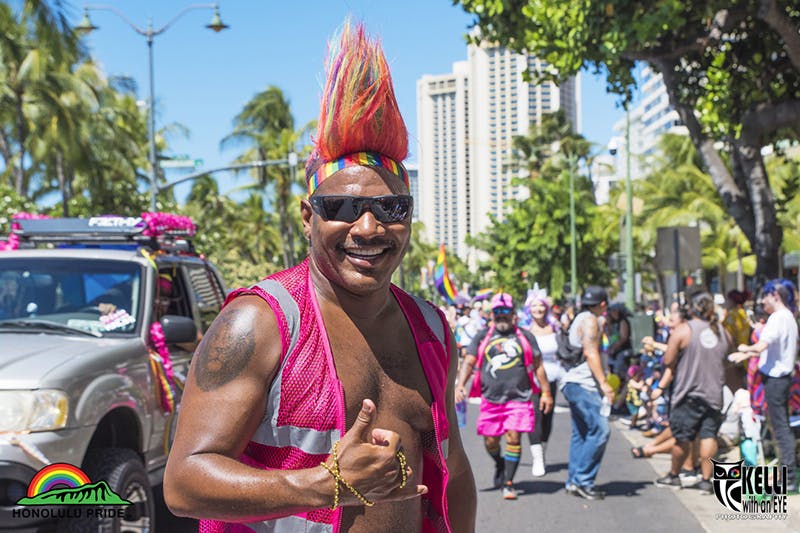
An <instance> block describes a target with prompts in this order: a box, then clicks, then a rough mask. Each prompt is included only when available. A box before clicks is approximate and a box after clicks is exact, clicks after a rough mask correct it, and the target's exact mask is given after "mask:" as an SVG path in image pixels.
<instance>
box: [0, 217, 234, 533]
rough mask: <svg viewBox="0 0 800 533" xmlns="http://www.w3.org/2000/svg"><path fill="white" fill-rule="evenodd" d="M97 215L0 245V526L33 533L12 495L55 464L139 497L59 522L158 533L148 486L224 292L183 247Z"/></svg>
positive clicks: (32, 226)
mask: <svg viewBox="0 0 800 533" xmlns="http://www.w3.org/2000/svg"><path fill="white" fill-rule="evenodd" d="M98 218H102V220H97V219H51V220H38V221H34V220H30V221H21V228H18V229H17V230H16V233H17V235H18V237H19V239H20V247H19V248H18V249H16V250H13V251H5V252H0V530H2V529H10V530H14V531H25V530H31V531H35V530H36V528H37V524H38V523H41V517H31V516H30V513H28V514H27V515H26V514H25V513H21V512H20V507H19V506H18V505H17V504H16V502H17V501H18V500H19V499H20V498H22V497H24V496H25V495H26V491H27V490H28V487H29V484H30V483H31V480H32V479H33V477H34V475H35V474H36V473H37V471H39V470H41V469H42V468H44V467H46V466H47V465H49V464H53V463H67V464H69V465H75V466H79V467H80V468H81V469H82V470H83V471H84V472H85V473H86V475H87V476H88V477H89V478H90V479H92V480H96V479H103V480H105V481H107V482H108V484H109V486H110V488H111V490H113V491H114V492H115V493H116V494H118V495H119V496H121V497H122V498H124V499H126V500H128V501H130V502H132V504H133V505H129V506H128V507H127V508H126V510H125V513H124V516H123V517H116V518H113V517H112V518H102V519H101V518H95V519H93V520H92V521H89V522H87V521H86V520H85V519H80V520H79V519H75V518H69V517H68V518H66V519H64V520H61V521H60V522H59V524H60V525H59V526H58V528H59V529H65V530H103V531H152V530H153V529H154V527H155V509H154V503H153V491H152V487H154V486H156V485H158V484H160V483H161V480H162V475H163V470H164V467H165V464H166V459H167V452H168V450H169V446H170V444H171V437H172V433H173V431H174V425H175V422H176V419H177V410H178V407H179V403H180V392H181V386H182V382H183V380H184V379H185V376H186V373H187V371H188V365H189V361H190V358H191V354H192V353H193V351H194V348H195V347H196V344H197V342H198V340H199V338H200V337H201V336H202V334H203V332H204V331H205V330H206V328H207V327H208V326H209V324H210V323H211V321H212V320H213V319H214V317H215V316H216V314H217V313H218V312H219V309H220V306H221V305H222V303H223V301H224V298H225V294H226V289H225V285H224V283H223V281H222V278H221V276H220V274H219V272H218V271H217V270H216V268H214V267H213V266H212V265H211V264H209V263H208V262H207V261H206V260H205V259H203V258H202V257H201V256H199V255H198V254H196V253H193V250H192V248H191V243H190V241H187V240H185V239H183V238H179V237H173V236H170V235H168V234H166V235H165V234H161V235H160V236H158V237H154V236H145V235H143V233H144V232H146V231H145V230H146V225H145V224H143V222H142V220H141V219H138V217H137V218H133V219H122V218H120V219H119V220H117V221H116V222H111V221H110V220H109V219H110V218H113V217H98ZM117 218H119V217H117ZM156 321H157V322H159V323H160V324H161V327H162V330H163V336H164V338H165V344H166V347H167V349H168V353H169V359H171V363H172V367H173V379H172V381H171V383H170V387H169V388H170V390H171V392H172V394H173V395H174V408H172V409H169V408H168V406H165V401H164V396H163V394H164V392H165V391H164V390H163V388H164V385H163V382H162V381H161V380H159V379H158V368H159V367H158V362H159V361H160V362H161V363H163V360H161V359H160V356H159V350H158V349H157V348H156V346H155V345H154V341H153V338H152V337H151V325H152V324H153V323H154V322H156ZM161 368H163V366H162V367H161ZM15 510H16V511H17V512H15ZM73 522H74V523H73ZM62 526H63V527H62Z"/></svg>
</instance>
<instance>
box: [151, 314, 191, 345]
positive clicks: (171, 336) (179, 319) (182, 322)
mask: <svg viewBox="0 0 800 533" xmlns="http://www.w3.org/2000/svg"><path fill="white" fill-rule="evenodd" d="M159 322H161V327H162V328H163V329H164V337H166V342H167V344H178V343H183V342H195V341H196V340H197V325H196V324H195V323H194V320H192V319H191V318H188V317H185V316H179V315H164V316H162V317H161V320H160V321H159Z"/></svg>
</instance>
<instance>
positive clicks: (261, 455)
mask: <svg viewBox="0 0 800 533" xmlns="http://www.w3.org/2000/svg"><path fill="white" fill-rule="evenodd" d="M392 293H393V294H394V296H395V298H396V299H397V301H398V303H399V304H400V307H401V309H402V310H403V313H404V314H405V316H406V319H407V320H408V323H409V325H410V327H411V331H412V333H413V335H414V340H415V343H416V346H417V351H418V353H419V357H420V361H421V363H422V367H423V370H424V372H425V376H426V378H427V380H428V385H429V386H430V390H431V393H432V395H433V403H432V405H431V415H432V416H433V423H434V428H435V431H434V434H435V435H434V436H432V437H431V439H428V440H429V441H430V442H424V443H423V448H424V450H423V465H424V467H423V476H422V483H423V484H425V485H427V487H428V489H429V491H428V494H426V495H425V496H423V500H422V509H423V513H424V517H423V531H424V532H426V533H429V532H430V533H432V532H437V533H438V532H449V531H451V528H450V524H449V520H448V517H447V499H446V490H445V489H446V487H447V479H448V472H447V466H446V462H445V461H446V457H447V446H448V441H447V438H448V431H449V426H448V421H447V410H446V405H447V402H446V397H445V396H446V395H445V392H446V390H447V370H448V363H449V354H450V342H451V341H450V335H449V334H447V333H446V332H447V331H448V329H447V327H446V322H445V319H444V317H443V316H442V315H441V313H439V312H438V311H437V310H436V308H434V307H433V306H432V305H431V304H429V303H427V302H425V301H423V300H420V299H418V298H416V297H414V296H411V295H409V294H407V293H405V292H404V291H402V290H400V289H399V288H397V287H395V286H392ZM242 294H255V295H258V296H260V297H261V298H263V299H264V300H265V301H266V302H267V304H269V306H270V308H271V309H272V310H273V312H274V313H275V316H276V317H277V320H278V325H279V328H280V332H281V344H282V346H283V357H282V359H281V363H280V369H279V370H278V373H277V374H276V376H275V379H274V381H273V382H272V385H271V386H270V390H269V395H268V398H267V409H266V414H265V417H264V421H263V422H262V423H261V425H260V426H259V427H258V428H257V430H256V432H255V434H254V435H253V437H252V440H251V441H250V442H249V444H248V445H247V447H246V448H245V451H244V453H243V455H242V457H241V458H240V460H241V461H242V462H243V463H245V464H248V465H250V466H253V467H255V468H265V469H301V468H313V467H316V466H318V465H319V463H320V462H321V461H324V460H325V459H326V458H327V457H328V455H329V454H330V453H331V451H332V449H333V443H334V442H336V441H338V440H339V439H340V438H341V436H342V435H343V434H344V433H345V432H346V428H345V403H344V391H343V389H342V385H341V382H340V381H339V379H338V377H337V375H336V369H335V367H334V364H333V356H332V354H331V349H330V346H329V344H328V337H327V333H326V331H325V324H324V323H323V321H322V315H321V313H320V311H319V307H318V304H317V300H316V295H315V292H314V289H313V286H312V284H311V280H310V278H309V270H308V259H306V260H305V261H303V262H302V263H301V264H299V265H297V266H296V267H293V268H290V269H288V270H284V271H282V272H278V273H277V274H274V275H272V276H270V277H268V278H267V279H265V280H264V281H262V282H261V283H259V284H257V285H254V286H253V287H250V288H248V289H237V290H235V291H233V292H232V293H231V294H230V295H229V296H228V299H227V301H226V303H228V302H230V301H231V300H232V299H233V298H236V297H237V296H241V295H242ZM437 332H438V333H439V334H438V335H437ZM312 377H313V378H312ZM340 520H341V509H337V510H336V511H331V510H330V509H318V510H315V511H312V512H308V513H303V514H297V515H290V516H281V517H275V518H271V519H269V520H265V521H263V522H257V523H249V524H231V523H224V522H219V521H214V520H202V521H201V522H200V532H201V533H221V532H226V533H227V532H244V531H258V532H270V533H290V532H297V531H303V532H311V533H328V532H330V533H334V532H338V531H339V524H340Z"/></svg>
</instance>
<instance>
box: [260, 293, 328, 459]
mask: <svg viewBox="0 0 800 533" xmlns="http://www.w3.org/2000/svg"><path fill="white" fill-rule="evenodd" d="M258 287H260V288H261V289H262V290H264V292H266V293H268V294H269V295H271V296H272V297H273V298H275V299H276V300H277V301H278V304H279V305H280V307H281V310H282V311H283V315H284V316H285V317H286V326H287V328H288V330H289V339H290V340H289V347H288V349H287V350H286V353H285V354H284V357H283V361H282V362H281V368H280V370H278V374H277V375H276V376H275V379H274V380H273V381H272V386H271V387H270V390H269V396H268V397H267V411H266V416H265V419H264V421H263V422H262V423H261V424H260V425H259V426H258V429H256V432H255V434H254V435H253V437H252V440H253V441H254V442H258V443H259V444H264V445H265V446H275V447H283V446H292V447H294V448H298V449H299V450H301V451H303V452H305V453H308V454H314V455H323V454H327V453H330V451H331V448H332V447H333V443H334V442H336V441H337V440H339V439H340V432H339V430H332V431H317V430H315V429H309V428H302V427H296V426H278V408H279V407H280V404H281V386H280V384H281V382H282V379H283V370H284V367H285V366H286V362H287V361H288V360H289V354H291V353H292V351H293V350H294V348H295V346H296V345H297V338H298V336H299V335H300V309H299V308H298V307H297V302H295V300H294V298H292V297H291V295H290V294H289V292H288V291H287V290H286V288H285V287H284V286H283V285H281V284H280V283H279V282H277V281H275V280H271V279H265V280H262V281H261V282H259V283H258Z"/></svg>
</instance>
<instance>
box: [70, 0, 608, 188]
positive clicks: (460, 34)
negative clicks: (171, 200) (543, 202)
mask: <svg viewBox="0 0 800 533" xmlns="http://www.w3.org/2000/svg"><path fill="white" fill-rule="evenodd" d="M102 4H103V5H111V6H114V7H116V8H117V9H118V10H119V11H121V12H122V13H123V14H124V15H125V16H126V17H127V18H128V19H129V20H130V21H131V22H132V23H134V24H136V25H137V26H139V27H141V28H144V27H146V25H147V21H148V18H149V17H152V20H153V26H154V28H160V27H161V26H163V25H164V24H166V23H167V22H168V21H169V20H170V19H172V17H174V16H175V15H176V14H177V13H178V12H180V11H181V9H183V8H184V7H186V6H188V5H190V4H192V2H188V1H186V2H183V1H181V2H176V1H163V0H162V1H156V0H141V1H132V0H128V1H122V0H105V1H104V2H102ZM72 10H73V18H74V21H75V23H76V24H77V22H78V21H79V20H80V18H81V17H82V15H83V4H79V3H73V8H72ZM220 13H221V15H222V19H223V21H224V22H225V23H226V24H228V25H230V28H229V29H228V30H225V31H223V32H221V33H218V34H215V33H213V32H211V31H210V30H208V29H206V28H205V27H204V26H205V24H207V23H208V22H210V20H211V16H212V10H210V9H203V10H196V11H190V12H188V13H186V14H185V15H184V16H183V17H181V18H180V19H179V20H177V21H176V22H175V23H174V24H173V25H172V26H170V27H169V28H168V29H167V30H166V31H165V32H164V33H163V34H161V35H159V36H157V37H155V40H154V58H155V61H154V64H155V94H156V113H157V114H156V120H157V124H156V127H157V128H160V127H162V126H164V125H165V124H169V123H179V124H182V125H184V126H186V127H187V128H188V129H189V131H190V137H189V138H182V137H180V136H174V137H171V138H170V139H169V143H170V146H171V147H172V149H173V153H174V154H186V155H189V156H190V157H191V158H200V159H203V161H204V168H206V169H211V168H216V167H221V166H225V165H226V164H228V163H229V162H230V161H231V160H233V159H234V158H235V157H236V156H237V155H238V152H237V149H229V150H225V151H222V150H221V149H220V147H219V142H220V140H221V139H222V138H223V137H224V136H225V135H227V134H228V133H230V131H231V129H232V121H233V118H234V116H235V115H236V114H237V113H238V112H239V111H240V110H241V108H242V107H243V105H244V104H245V103H246V102H247V101H248V100H249V99H250V98H252V96H253V95H254V94H256V93H257V92H259V91H261V90H263V89H265V88H266V87H267V86H269V85H276V86H278V87H279V88H280V89H281V90H282V91H283V92H284V94H285V95H286V96H287V97H288V98H289V100H290V102H291V106H292V111H293V114H294V117H295V120H296V123H297V124H298V125H300V124H304V123H306V122H308V121H309V120H312V119H313V118H315V117H316V115H317V112H318V103H319V92H320V78H321V76H322V69H323V61H324V57H325V51H326V40H327V38H328V37H329V36H330V35H331V34H332V33H333V32H334V31H335V29H336V28H337V27H338V26H339V25H340V24H341V22H342V21H343V20H344V18H345V17H346V16H347V15H351V16H352V17H353V18H354V19H355V20H363V21H364V22H365V23H366V25H367V29H368V30H369V31H370V32H371V33H373V34H378V35H380V37H381V39H382V41H383V47H384V51H385V53H386V56H387V58H388V60H389V62H390V65H391V69H392V76H393V79H394V84H395V92H396V95H397V99H398V103H399V105H400V109H401V112H402V113H403V116H404V118H405V119H406V122H407V125H408V128H409V132H410V133H411V135H412V141H413V138H414V137H416V131H417V124H416V123H417V115H416V81H417V79H419V78H420V77H421V76H422V75H424V74H442V73H446V72H450V71H451V69H452V63H453V62H454V61H460V60H464V59H466V44H465V41H464V34H465V32H466V31H467V28H468V26H469V24H470V21H471V17H470V16H468V15H467V14H466V13H464V12H463V10H461V8H460V7H454V6H452V5H451V2H450V0H406V1H404V2H390V1H386V0H349V1H348V0H296V1H294V2H279V1H275V0H269V1H258V2H256V1H245V0H237V1H233V0H222V1H221V2H220ZM90 17H91V19H92V22H93V23H94V25H95V26H99V27H100V29H99V30H96V31H94V32H92V33H91V34H89V35H88V36H86V37H84V42H85V43H86V45H87V46H88V48H89V51H90V53H91V54H92V56H93V57H94V58H95V59H96V60H97V61H98V62H99V63H100V64H101V66H102V67H103V69H104V70H105V71H106V73H107V74H108V75H127V76H131V77H133V78H134V79H135V80H136V82H137V84H138V94H139V97H140V98H141V99H146V98H147V87H148V85H147V84H148V77H147V44H146V40H145V38H144V37H143V36H141V35H139V34H137V33H136V32H135V31H134V30H133V29H131V28H130V27H129V26H128V25H127V24H126V23H125V22H123V21H122V20H121V19H120V18H119V17H118V16H116V15H115V14H114V13H112V12H109V11H90ZM582 85H583V86H582V98H583V109H582V122H583V134H584V135H585V136H586V137H587V138H588V139H589V140H591V141H593V142H596V143H598V144H604V143H606V142H607V141H608V139H609V138H610V136H611V127H612V125H613V123H614V122H615V121H616V120H617V119H618V118H619V117H620V116H622V110H621V108H619V107H618V106H616V101H617V99H616V97H614V96H612V95H608V94H606V93H605V82H604V80H602V79H599V78H595V77H593V76H591V75H584V76H583V81H582ZM413 146H414V144H412V147H413ZM415 159H416V155H415V154H413V153H412V154H411V157H410V159H409V160H411V161H413V160H415ZM181 172H182V171H180V170H168V174H167V176H168V178H170V179H173V180H175V179H178V178H180V176H181ZM217 177H218V178H220V182H221V184H222V190H223V191H225V190H229V189H231V188H233V187H235V186H237V185H241V184H243V183H246V182H247V181H248V178H247V177H246V176H245V175H244V174H242V175H241V176H240V177H239V178H236V179H234V178H233V177H232V176H230V175H222V174H219V175H217ZM186 190H187V187H184V188H179V189H178V191H177V193H178V198H179V199H180V198H181V197H182V194H184V193H185V192H186Z"/></svg>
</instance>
